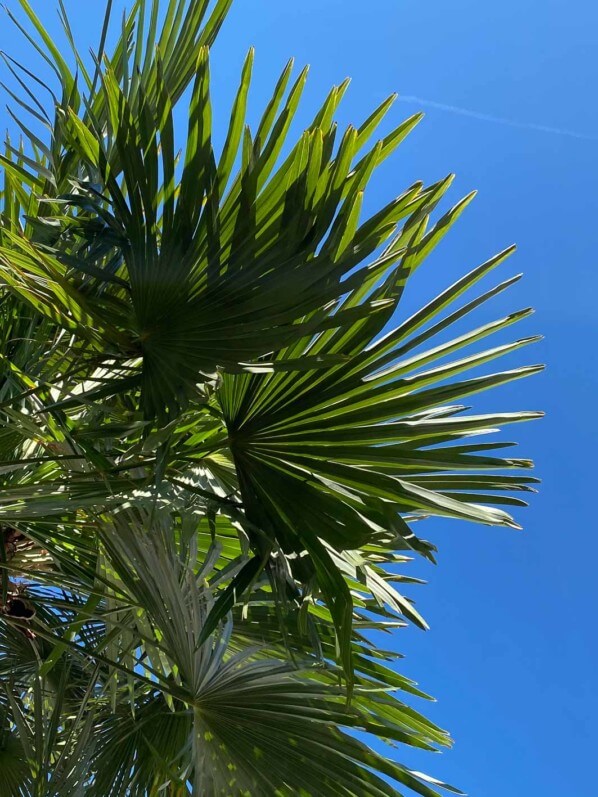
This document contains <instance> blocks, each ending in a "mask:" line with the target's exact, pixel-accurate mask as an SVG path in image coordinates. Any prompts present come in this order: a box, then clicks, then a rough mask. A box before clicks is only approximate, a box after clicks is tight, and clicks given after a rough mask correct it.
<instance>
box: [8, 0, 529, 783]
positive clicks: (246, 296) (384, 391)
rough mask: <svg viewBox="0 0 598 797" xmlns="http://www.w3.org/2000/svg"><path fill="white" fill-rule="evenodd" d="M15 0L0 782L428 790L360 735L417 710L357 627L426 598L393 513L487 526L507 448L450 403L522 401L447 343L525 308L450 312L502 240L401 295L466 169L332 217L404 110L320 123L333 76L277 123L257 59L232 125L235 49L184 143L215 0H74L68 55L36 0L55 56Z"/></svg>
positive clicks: (396, 624) (278, 104)
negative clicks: (90, 16)
mask: <svg viewBox="0 0 598 797" xmlns="http://www.w3.org/2000/svg"><path fill="white" fill-rule="evenodd" d="M18 4H19V6H20V7H21V10H22V11H23V12H24V14H23V15H21V16H22V17H23V19H24V22H21V21H20V20H21V17H17V15H16V14H14V13H13V12H10V13H11V16H12V18H13V21H14V22H16V24H17V25H18V26H19V27H20V28H21V30H22V31H23V32H24V33H25V35H26V36H27V37H28V38H29V40H30V42H31V43H32V45H33V47H34V48H35V49H37V51H38V53H39V54H40V55H41V56H42V58H43V59H45V62H46V72H47V71H48V68H49V70H50V72H53V75H51V79H52V81H53V82H52V83H51V84H50V85H49V86H48V87H47V89H48V91H49V92H50V94H49V95H48V96H49V98H50V102H49V107H47V106H46V105H44V103H42V102H41V101H40V99H39V89H40V87H41V86H42V85H43V86H45V83H42V81H41V80H40V79H39V78H36V77H35V76H34V75H33V74H32V72H31V70H30V69H29V68H27V69H24V68H23V67H21V66H20V65H18V64H17V63H15V62H14V61H11V60H10V58H8V57H7V58H6V59H5V63H6V65H7V67H8V68H9V69H10V70H11V71H12V73H13V78H14V79H15V80H16V81H17V86H18V85H19V84H20V89H17V90H15V91H14V92H13V100H14V102H16V104H17V105H18V107H19V109H20V111H19V114H20V113H21V112H22V111H25V112H26V114H27V116H26V117H24V118H23V119H21V118H20V115H15V117H14V119H15V121H16V124H17V125H18V127H19V128H20V132H21V134H22V139H21V141H20V142H19V143H18V144H16V145H15V144H14V143H13V142H11V141H10V140H8V141H7V143H6V147H5V151H4V154H3V155H2V156H0V163H1V164H2V170H3V185H2V188H1V191H0V345H1V350H0V486H1V492H0V524H1V526H0V576H1V584H0V588H1V592H0V682H1V684H2V689H3V691H0V765H1V766H2V767H5V768H3V770H2V771H3V773H4V772H6V779H5V783H6V784H7V785H6V786H5V787H4V784H3V785H2V786H1V787H0V794H2V793H3V792H2V791H1V788H2V787H4V788H5V789H8V792H7V793H11V794H19V795H21V794H22V795H39V796H40V797H41V795H58V794H69V795H70V794H74V795H75V794H91V795H96V794H97V795H98V797H99V796H100V795H102V797H104V796H105V795H114V797H117V795H119V796H120V795H122V797H124V796H125V795H139V797H144V796H145V795H147V797H149V796H150V795H156V794H162V793H163V794H169V795H173V796H174V795H186V794H202V795H214V797H216V795H232V796H233V797H234V795H252V796H253V795H258V794H259V795H273V797H274V796H275V795H278V796H279V797H280V796H281V795H291V794H293V795H294V794H300V795H304V796H305V797H316V795H320V794H330V795H337V794H338V795H372V797H374V796H376V797H381V795H392V794H402V793H404V791H405V790H408V791H411V792H415V793H418V794H420V795H424V797H433V796H434V795H438V794H439V792H440V791H442V790H446V789H449V790H450V787H448V786H446V785H445V784H442V783H440V782H437V781H434V780H433V779H430V778H427V777H426V776H424V775H422V774H421V773H413V772H411V771H410V770H409V768H408V767H406V766H404V765H402V764H399V763H398V762H397V761H396V760H395V759H396V755H395V753H394V751H393V752H392V754H391V752H390V751H391V750H392V748H394V747H396V746H405V747H409V746H412V747H417V748H421V749H437V748H438V747H441V746H444V745H447V744H449V743H450V740H449V737H448V736H447V734H446V733H445V732H444V731H442V730H441V729H439V728H437V727H436V726H435V725H434V724H433V723H431V722H430V721H428V720H427V719H425V718H424V717H423V716H422V715H421V714H419V713H418V712H417V711H416V710H415V709H414V708H412V706H411V701H412V700H414V699H425V698H426V695H425V694H424V693H423V692H421V691H420V690H419V688H418V687H417V686H416V685H415V684H414V683H413V682H411V681H409V680H408V679H407V678H405V677H404V676H402V675H401V674H400V672H398V668H397V666H396V664H397V654H393V653H389V652H386V651H383V650H381V649H380V648H379V647H378V646H377V645H375V644H374V643H373V642H372V635H371V632H372V631H374V632H384V631H393V630H395V629H398V628H400V627H401V626H404V625H406V624H407V623H413V624H415V625H418V626H420V627H422V628H426V623H425V620H424V619H423V618H422V617H421V615H420V614H419V612H418V611H417V608H416V607H415V605H414V603H413V602H412V600H411V599H409V598H407V597H406V596H405V595H404V594H403V592H404V590H405V588H407V587H408V586H409V585H410V584H412V583H414V582H416V581H417V579H413V578H410V577H408V575H406V574H405V573H404V571H405V569H406V566H407V563H408V561H409V559H410V557H412V556H415V555H422V556H425V557H427V558H429V559H433V558H434V551H435V548H434V546H433V544H432V543H431V542H429V541H427V540H425V539H424V538H422V537H420V535H419V534H418V533H416V529H418V528H420V527H425V524H423V523H416V521H420V520H422V519H424V518H425V517H428V516H440V517H449V518H458V519H465V520H470V521H475V522H479V523H483V524H486V525H499V526H500V525H502V526H516V525H517V524H516V521H515V520H514V519H513V518H512V516H511V515H510V514H509V511H511V508H513V507H514V508H517V507H519V506H521V505H523V504H524V502H523V501H522V500H521V497H520V496H521V495H522V494H525V493H527V492H529V491H530V490H532V489H533V484H534V483H535V481H536V480H535V479H533V478H531V477H530V476H528V475H526V473H527V471H528V470H529V468H530V467H531V463H530V462H529V460H525V459H520V458H513V457H508V456H504V452H502V449H503V448H505V447H507V446H509V445H511V444H509V443H504V442H501V441H497V440H494V441H493V439H492V438H490V439H489V442H488V438H487V437H485V438H484V439H482V440H480V438H479V436H480V435H488V434H489V433H493V432H495V431H496V430H497V428H498V427H502V426H503V425H504V424H510V423H514V422H519V421H525V420H530V419H533V418H536V417H538V413H535V412H518V413H502V412H497V413H488V414H483V415H479V414H471V413H470V411H469V408H467V407H465V406H463V405H462V404H460V403H459V402H461V401H462V400H463V399H465V398H467V397H468V396H470V395H473V394H475V393H477V392H480V391H483V390H488V389H491V388H494V387H497V386H499V385H501V384H505V383H507V382H510V381H512V380H516V379H519V378H523V377H526V376H528V375H530V374H533V373H535V372H536V371H537V370H538V366H528V367H520V368H516V369H514V370H506V371H501V370H499V371H498V372H492V373H489V374H486V373H484V374H483V375H479V372H478V371H475V372H474V373H473V374H472V373H471V372H472V371H473V370H474V369H478V368H479V367H481V366H485V365H487V364H489V363H493V361H494V360H497V359H499V358H500V357H502V356H504V355H508V354H511V353H513V352H516V351H518V350H519V349H520V348H522V347H524V346H526V345H527V344H529V343H532V342H534V340H536V338H523V339H519V340H515V341H514V342H513V343H508V344H504V343H503V344H501V345H494V346H490V347H489V348H483V347H479V346H478V345H477V344H479V343H480V342H481V341H484V340H485V339H486V338H487V337H490V336H492V335H494V334H496V333H500V332H502V331H503V330H506V329H507V328H509V327H510V326H511V325H512V324H514V323H516V322H517V321H519V320H521V319H524V318H526V317H527V316H528V315H529V313H530V312H531V311H529V310H522V311H520V312H516V313H513V314H510V315H508V316H507V317H504V318H501V319H498V320H496V321H492V322H489V323H488V322H484V323H483V325H482V326H475V325H474V324H472V328H471V331H470V332H465V333H462V332H459V334H458V336H456V337H455V336H454V335H455V333H454V332H453V330H454V328H456V325H457V324H461V322H462V321H463V320H464V319H465V320H468V319H469V315H470V313H473V312H474V311H475V310H477V309H478V308H483V307H484V306H485V304H486V302H488V301H490V300H491V299H492V298H493V297H494V296H496V295H498V294H499V293H501V292H502V291H503V290H505V289H506V288H508V287H509V286H510V285H512V284H513V283H514V282H515V281H516V280H517V279H518V277H507V278H506V279H503V281H502V282H499V283H498V284H497V285H496V286H493V287H481V288H477V286H478V284H482V285H483V283H482V280H484V279H485V278H486V277H487V275H489V274H490V272H491V271H492V270H493V269H494V268H497V267H500V266H502V264H503V262H504V261H505V259H506V257H507V256H508V255H509V254H510V253H511V249H509V250H506V251H505V252H503V253H502V254H500V255H498V256H497V257H495V258H492V259H491V260H489V261H488V262H487V263H484V264H482V265H481V266H478V267H477V268H475V269H474V270H473V271H470V272H469V273H468V274H467V275H466V276H464V277H463V278H461V279H460V280H458V281H457V282H456V283H454V284H453V285H451V286H449V287H447V288H445V289H444V290H443V291H442V293H440V294H439V295H438V296H436V297H434V298H432V299H431V300H430V302H429V303H428V304H426V305H425V306H424V307H422V308H421V309H420V310H418V311H417V312H415V313H414V314H413V315H411V316H410V317H409V318H403V319H402V318H401V304H400V303H401V298H402V296H403V293H404V291H405V288H406V285H407V282H408V280H409V278H410V277H411V275H412V274H413V273H414V272H415V271H416V269H418V268H419V267H420V266H421V265H422V264H423V262H424V260H425V259H426V257H427V256H428V255H429V254H430V252H431V251H432V250H433V249H434V248H435V247H436V246H437V245H438V244H439V243H440V241H441V239H442V238H443V237H444V235H445V234H446V233H447V232H448V231H449V229H450V228H451V227H452V225H453V224H454V222H455V221H456V220H457V219H458V217H459V216H460V214H461V212H462V211H463V210H464V209H465V207H466V205H467V204H468V202H469V201H470V199H471V198H472V197H471V196H468V197H466V198H465V199H464V200H462V201H460V202H459V203H457V204H456V205H455V206H454V207H453V208H452V209H451V210H449V211H448V212H447V213H445V214H444V215H442V214H440V215H438V214H437V212H436V209H437V206H438V204H439V203H440V202H441V200H443V198H444V197H445V194H446V192H447V191H448V189H449V186H450V184H451V181H452V177H449V178H445V179H442V180H440V181H439V182H437V183H436V184H433V185H430V186H424V185H423V184H420V183H417V184H415V185H413V186H411V187H409V188H408V189H407V190H406V191H404V192H403V193H402V194H400V195H399V196H398V197H397V198H396V199H395V200H394V201H392V202H391V203H389V204H388V205H387V206H386V207H384V208H382V209H381V210H380V211H379V212H378V213H376V214H374V216H373V217H371V218H369V219H367V220H365V221H363V220H362V219H361V207H362V201H363V195H364V191H365V189H366V187H367V185H368V183H369V181H370V178H371V176H372V173H373V171H374V170H375V169H376V168H377V167H378V166H379V165H380V164H382V163H383V161H384V160H385V159H386V158H387V157H388V156H389V155H390V154H391V153H392V152H393V151H394V150H395V148H396V147H397V146H398V145H399V144H400V143H401V141H402V140H403V139H404V138H405V136H406V135H407V134H408V133H409V132H410V131H411V130H412V129H413V128H414V127H415V125H416V124H417V122H418V121H419V118H420V117H419V115H416V116H414V117H411V118H410V119H407V120H406V121H404V122H402V123H400V124H399V125H398V126H397V127H396V129H395V130H394V131H393V132H392V133H390V134H389V135H387V136H385V137H384V138H382V139H381V140H380V141H378V142H377V143H374V144H373V145H372V144H371V143H369V142H371V140H372V138H373V137H374V136H375V134H376V130H377V129H378V126H379V124H380V122H381V121H382V119H383V118H384V116H385V115H386V114H387V112H388V111H389V109H390V106H391V104H392V99H393V98H389V100H388V101H386V102H384V103H383V104H382V105H381V106H380V107H379V108H378V109H376V110H375V111H374V112H373V113H372V114H371V115H370V116H369V117H368V118H367V119H366V120H365V121H364V123H363V124H362V125H361V126H359V127H358V128H353V127H349V128H348V129H347V130H346V131H345V132H344V134H343V135H342V136H340V135H338V134H337V127H336V123H335V121H334V117H335V113H336V110H337V107H338V105H339V103H340V101H341V99H342V97H343V95H344V93H345V90H346V87H347V83H346V82H345V83H343V84H341V85H340V86H337V87H335V88H334V89H333V90H332V91H331V93H330V94H329V95H328V97H327V98H326V99H325V101H324V103H323V105H322V106H321V108H320V109H319V111H318V112H317V114H316V116H315V118H314V120H313V121H312V122H311V124H309V125H308V126H307V127H306V129H305V131H304V133H303V134H302V135H301V136H300V137H299V140H298V141H295V142H293V141H291V139H290V133H289V130H290V126H291V123H292V121H293V120H294V119H295V117H296V116H297V113H298V108H299V103H300V99H301V94H302V91H303V88H304V85H305V81H306V79H307V71H306V70H304V71H303V72H301V73H300V74H299V76H298V77H297V78H296V79H295V82H294V83H292V72H293V67H292V63H289V65H287V67H286V68H285V70H284V71H283V73H282V75H281V76H280V78H279V79H278V81H277V83H276V85H275V87H274V90H273V94H272V97H271V99H270V100H269V102H268V103H267V104H266V107H265V110H264V112H263V114H262V116H261V119H260V121H259V123H258V126H257V129H256V130H255V131H254V132H252V131H251V130H250V129H249V127H248V126H247V124H246V118H247V107H248V96H249V91H250V84H251V73H252V65H253V58H254V54H253V51H251V52H250V53H249V54H248V56H247V59H246V61H245V64H244V67H243V71H242V75H241V79H240V84H239V88H238V92H237V94H236V97H235V100H234V104H233V108H232V112H231V116H230V122H229V127H228V132H227V135H226V138H225V142H224V145H223V147H222V148H221V150H220V151H217V150H216V147H215V144H214V141H213V135H212V110H211V102H210V73H209V60H210V59H209V55H210V47H211V46H212V44H213V43H214V40H215V37H216V35H217V32H218V30H219V28H220V26H221V24H222V22H223V20H224V18H225V16H226V14H227V12H228V10H229V7H230V5H231V0H217V2H209V0H168V1H167V2H165V3H162V4H161V3H160V2H159V0H151V2H150V1H149V0H137V2H135V3H134V5H133V9H132V11H131V12H130V14H129V15H128V16H125V18H124V21H123V23H122V27H121V30H120V34H119V32H118V26H117V34H116V41H115V42H113V37H112V33H111V31H112V27H111V16H112V14H111V12H112V3H111V2H108V3H107V10H106V17H105V21H104V26H103V30H102V33H101V41H100V45H99V47H98V49H97V51H96V53H95V54H94V56H93V58H92V59H91V60H89V59H86V58H84V57H83V56H82V55H81V54H80V51H79V50H78V49H77V45H76V43H75V41H74V39H73V36H72V32H71V27H70V23H69V20H68V17H67V15H66V12H65V9H64V7H63V5H62V3H60V13H61V19H62V23H63V28H64V33H65V41H66V43H67V44H68V45H69V47H70V49H71V55H70V57H68V58H67V57H66V56H65V55H64V51H63V49H62V48H60V47H59V45H57V44H56V43H55V42H54V41H52V39H50V37H49V36H48V35H47V33H46V32H45V29H44V26H43V24H42V22H41V21H40V20H39V19H38V18H37V16H36V15H35V13H34V11H33V9H32V7H31V5H30V4H29V3H28V2H27V0H18ZM32 81H33V83H32ZM55 85H58V89H57V90H56V89H55V88H54V86H55ZM187 89H189V92H188V95H186V94H185V92H186V90H187ZM185 96H188V98H189V105H188V109H187V110H188V113H187V116H188V125H187V134H186V137H183V138H182V139H181V137H180V136H179V131H178V129H177V126H176V125H175V122H174V119H175V114H174V110H175V108H176V107H177V104H178V103H180V101H181V100H182V99H183V98H184V97H185ZM177 118H178V117H177ZM179 149H180V150H181V152H182V155H180V156H179V154H178V151H179ZM434 219H437V220H434ZM476 289H477V290H476ZM478 291H479V292H478ZM466 292H469V293H466ZM462 297H463V298H462ZM459 328H460V329H462V328H463V327H462V325H461V326H460V327H459ZM367 738H370V739H374V738H377V739H378V740H379V741H381V742H382V743H383V744H382V746H384V744H386V745H390V747H389V748H386V752H374V751H373V749H370V747H368V746H367V745H366V743H365V742H364V741H362V739H367ZM377 749H380V745H378V748H377ZM3 762H6V766H5V764H4V763H3ZM11 790H12V791H11Z"/></svg>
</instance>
